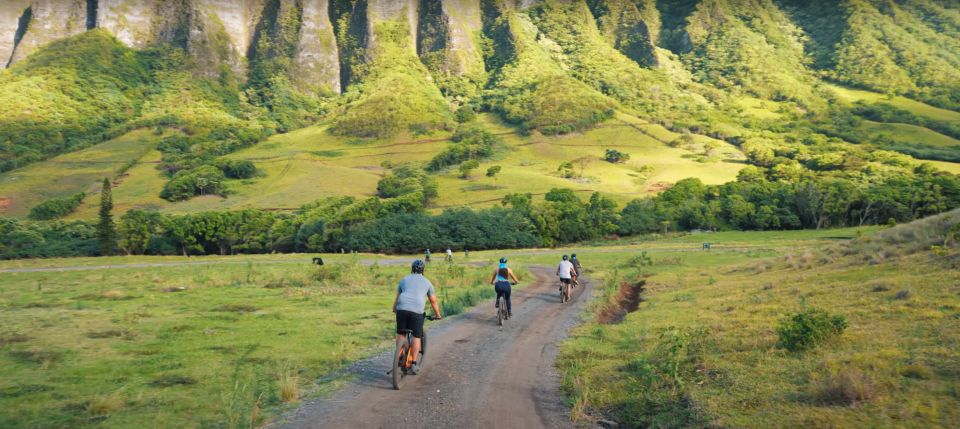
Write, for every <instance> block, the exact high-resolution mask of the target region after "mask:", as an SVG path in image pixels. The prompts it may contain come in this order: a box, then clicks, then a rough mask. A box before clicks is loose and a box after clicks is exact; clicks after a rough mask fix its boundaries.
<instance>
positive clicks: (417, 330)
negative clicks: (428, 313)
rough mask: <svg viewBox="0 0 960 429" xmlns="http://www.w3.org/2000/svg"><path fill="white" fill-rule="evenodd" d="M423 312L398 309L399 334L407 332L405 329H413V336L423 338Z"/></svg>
mask: <svg viewBox="0 0 960 429" xmlns="http://www.w3.org/2000/svg"><path fill="white" fill-rule="evenodd" d="M423 317H424V316H423V313H414V312H412V311H407V310H397V334H401V335H402V334H405V333H406V332H403V330H405V329H409V330H411V331H413V336H414V337H417V338H423Z"/></svg>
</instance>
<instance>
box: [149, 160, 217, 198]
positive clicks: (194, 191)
mask: <svg viewBox="0 0 960 429" xmlns="http://www.w3.org/2000/svg"><path fill="white" fill-rule="evenodd" d="M224 180H226V176H225V175H224V174H223V171H222V170H220V169H219V168H216V167H214V166H210V165H204V166H200V167H197V168H194V169H191V170H183V171H179V172H177V173H176V174H175V175H174V176H173V179H171V180H170V181H169V182H167V184H166V185H165V186H164V187H163V191H161V192H160V198H163V199H165V200H167V201H183V200H186V199H190V198H192V197H193V196H195V195H208V194H210V195H216V194H221V195H222V194H223V193H224V192H226V188H225V187H224Z"/></svg>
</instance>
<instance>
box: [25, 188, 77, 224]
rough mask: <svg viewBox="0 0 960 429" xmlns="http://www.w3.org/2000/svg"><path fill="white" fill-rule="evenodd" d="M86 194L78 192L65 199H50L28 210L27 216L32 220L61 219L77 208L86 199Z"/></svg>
mask: <svg viewBox="0 0 960 429" xmlns="http://www.w3.org/2000/svg"><path fill="white" fill-rule="evenodd" d="M86 196H87V194H86V193H84V192H79V193H76V194H73V195H72V196H70V197H67V198H52V199H49V200H46V201H44V202H42V203H40V204H37V205H36V206H33V208H31V209H30V215H29V216H28V217H29V218H30V219H33V220H53V219H59V218H62V217H64V216H66V215H68V214H70V213H73V211H74V210H76V209H77V207H79V206H80V203H82V202H83V199H84V198H86Z"/></svg>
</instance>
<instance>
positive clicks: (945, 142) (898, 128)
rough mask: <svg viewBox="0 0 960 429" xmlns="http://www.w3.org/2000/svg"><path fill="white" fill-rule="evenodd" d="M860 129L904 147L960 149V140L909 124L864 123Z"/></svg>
mask: <svg viewBox="0 0 960 429" xmlns="http://www.w3.org/2000/svg"><path fill="white" fill-rule="evenodd" d="M860 127H861V129H863V130H864V131H866V132H868V133H870V134H873V135H878V134H885V135H887V136H889V137H890V138H891V139H893V140H895V141H897V142H898V143H901V144H904V145H920V146H930V147H936V148H950V149H960V140H957V139H955V138H953V137H950V136H946V135H943V134H940V133H938V132H936V131H933V130H930V129H929V128H926V127H918V126H916V125H909V124H885V123H880V122H873V121H863V123H862V124H861V125H860Z"/></svg>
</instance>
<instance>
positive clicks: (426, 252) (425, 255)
mask: <svg viewBox="0 0 960 429" xmlns="http://www.w3.org/2000/svg"><path fill="white" fill-rule="evenodd" d="M423 259H424V260H425V261H427V263H428V264H429V263H430V249H427V250H426V251H424V252H423Z"/></svg>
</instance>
